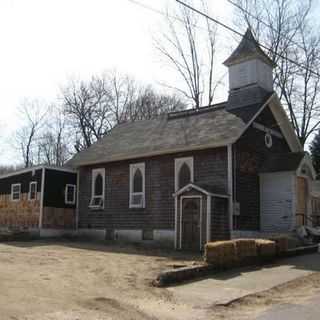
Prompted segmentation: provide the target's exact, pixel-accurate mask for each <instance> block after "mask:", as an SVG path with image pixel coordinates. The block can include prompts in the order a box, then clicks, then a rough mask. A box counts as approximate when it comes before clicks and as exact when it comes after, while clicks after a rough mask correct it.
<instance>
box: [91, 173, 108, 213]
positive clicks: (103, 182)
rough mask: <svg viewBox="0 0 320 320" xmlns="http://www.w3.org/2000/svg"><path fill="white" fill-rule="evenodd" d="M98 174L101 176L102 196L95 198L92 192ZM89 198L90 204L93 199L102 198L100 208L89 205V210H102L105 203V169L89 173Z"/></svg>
mask: <svg viewBox="0 0 320 320" xmlns="http://www.w3.org/2000/svg"><path fill="white" fill-rule="evenodd" d="M98 174H101V176H102V196H96V195H95V194H94V192H95V190H94V185H95V179H96V177H97V175H98ZM91 178H92V181H91V198H90V204H91V202H92V200H93V199H95V198H102V206H94V205H90V204H89V208H92V209H104V203H105V188H106V186H105V181H106V170H105V168H99V169H93V170H92V171H91Z"/></svg>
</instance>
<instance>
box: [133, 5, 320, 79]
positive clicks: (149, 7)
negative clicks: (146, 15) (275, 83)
mask: <svg viewBox="0 0 320 320" xmlns="http://www.w3.org/2000/svg"><path fill="white" fill-rule="evenodd" d="M127 1H129V2H131V3H133V4H135V5H137V6H140V7H142V8H144V9H147V10H150V11H153V12H155V13H157V14H160V15H163V16H165V17H169V18H171V19H174V20H177V21H179V22H181V23H184V21H183V20H182V19H180V18H178V17H175V16H170V15H168V14H166V13H164V12H162V11H161V10H158V9H155V8H153V7H151V6H148V5H146V4H144V3H141V2H139V1H136V0H127ZM227 1H228V2H229V3H230V4H232V5H234V6H236V7H238V8H239V9H240V10H243V11H244V12H246V13H247V14H250V13H249V12H247V11H246V10H244V9H243V8H241V7H240V6H238V5H237V4H236V3H234V2H233V1H231V0H227ZM176 2H178V3H179V4H180V5H182V6H184V7H186V8H188V9H189V10H191V11H193V12H195V13H197V14H199V15H202V16H203V17H205V18H206V19H208V20H211V21H213V22H214V23H216V24H218V25H220V26H222V27H223V28H225V29H227V30H228V31H230V32H233V33H235V34H237V35H238V36H240V37H242V38H246V39H247V40H249V41H251V39H249V38H247V37H246V36H245V35H244V34H242V33H241V32H239V31H236V30H235V29H234V28H232V27H230V26H228V25H226V24H225V23H223V22H221V21H219V20H217V19H215V18H212V17H210V16H209V15H207V14H206V13H204V12H201V11H200V10H198V9H196V8H194V7H192V6H190V5H188V4H187V3H185V2H183V1H181V0H176ZM250 15H251V16H252V17H253V18H254V19H257V21H260V22H261V23H263V24H264V25H265V26H267V27H269V28H272V29H273V30H274V31H276V30H275V29H274V28H273V27H271V26H270V25H269V24H267V23H266V22H264V21H263V20H261V19H259V18H257V17H255V16H253V15H252V14H250ZM195 27H196V28H198V29H200V27H199V26H195ZM201 29H203V28H201ZM281 36H283V35H281ZM283 37H285V36H283ZM287 39H288V37H287ZM290 41H291V42H292V43H294V44H296V43H295V42H293V41H292V40H290ZM256 42H257V44H258V45H259V46H260V47H261V48H264V49H265V50H267V51H269V52H271V53H272V54H274V55H277V56H278V57H280V58H282V59H285V60H287V61H289V62H291V63H293V64H295V65H296V66H298V67H300V68H303V69H304V70H306V71H308V72H310V73H312V74H314V75H316V76H317V77H320V74H319V73H318V72H315V71H313V70H311V69H310V68H308V67H306V66H304V65H302V64H300V63H299V62H296V61H294V60H292V59H290V58H288V57H285V56H283V55H282V54H280V53H277V52H274V51H273V50H272V49H271V48H269V47H267V46H265V45H263V44H261V43H259V42H258V41H256ZM296 45H298V44H296Z"/></svg>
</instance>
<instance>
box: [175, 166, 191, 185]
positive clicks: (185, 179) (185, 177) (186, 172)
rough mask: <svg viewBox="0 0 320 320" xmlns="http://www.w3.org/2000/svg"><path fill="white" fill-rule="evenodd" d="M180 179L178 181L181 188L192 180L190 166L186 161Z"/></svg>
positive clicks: (180, 172) (181, 169)
mask: <svg viewBox="0 0 320 320" xmlns="http://www.w3.org/2000/svg"><path fill="white" fill-rule="evenodd" d="M178 181H179V183H178V185H179V189H181V188H183V187H184V186H186V185H187V184H188V183H190V182H191V172H190V168H189V166H188V165H187V164H186V163H184V164H183V165H182V166H181V168H180V171H179V175H178Z"/></svg>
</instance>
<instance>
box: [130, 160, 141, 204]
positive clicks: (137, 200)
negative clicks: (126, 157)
mask: <svg viewBox="0 0 320 320" xmlns="http://www.w3.org/2000/svg"><path fill="white" fill-rule="evenodd" d="M144 184H145V164H144V163H135V164H131V165H130V197H129V198H130V200H129V207H130V208H144V207H145V191H144V190H145V186H144Z"/></svg>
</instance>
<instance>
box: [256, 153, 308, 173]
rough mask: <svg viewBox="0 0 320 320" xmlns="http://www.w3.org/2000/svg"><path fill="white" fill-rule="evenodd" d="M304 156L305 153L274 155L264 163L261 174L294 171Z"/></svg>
mask: <svg viewBox="0 0 320 320" xmlns="http://www.w3.org/2000/svg"><path fill="white" fill-rule="evenodd" d="M305 155H306V153H305V152H289V153H279V154H274V155H272V156H270V157H269V158H268V160H266V161H265V162H264V164H263V165H262V169H261V172H264V173H267V172H280V171H296V170H297V169H298V168H299V166H300V163H301V161H302V159H303V158H304V157H305Z"/></svg>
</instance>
